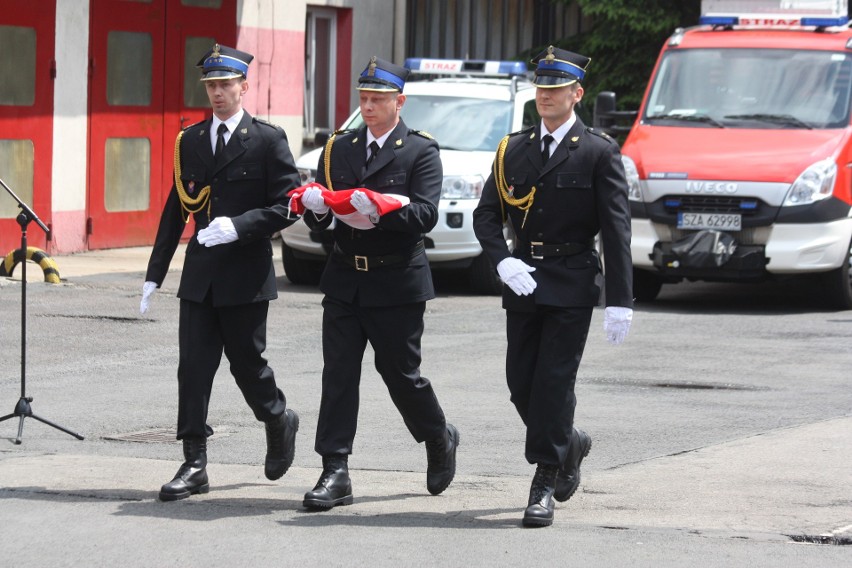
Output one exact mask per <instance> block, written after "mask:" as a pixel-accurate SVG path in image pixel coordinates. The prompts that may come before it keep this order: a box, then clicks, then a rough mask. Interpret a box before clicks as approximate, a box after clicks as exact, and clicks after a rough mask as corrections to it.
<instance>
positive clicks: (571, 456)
mask: <svg viewBox="0 0 852 568" xmlns="http://www.w3.org/2000/svg"><path fill="white" fill-rule="evenodd" d="M591 449H592V438H591V437H590V436H589V435H588V434H586V433H585V432H583V431H582V430H579V429H577V428H574V431H573V432H572V433H571V447H570V448H568V457H567V458H565V463H563V464H562V467H560V468H559V471H558V472H557V473H556V492H555V493H554V494H553V497H554V498H555V499H556V500H557V501H559V502H560V503H561V502H563V501H567V500H568V499H570V498H571V496H572V495H573V494H574V492H575V491H577V488H578V487H579V486H580V464H581V463H583V458H584V457H586V456H587V455H589V450H591Z"/></svg>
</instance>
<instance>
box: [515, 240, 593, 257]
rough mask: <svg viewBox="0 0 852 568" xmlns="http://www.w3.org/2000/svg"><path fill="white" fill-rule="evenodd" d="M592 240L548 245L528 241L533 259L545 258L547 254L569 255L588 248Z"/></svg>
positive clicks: (591, 244)
mask: <svg viewBox="0 0 852 568" xmlns="http://www.w3.org/2000/svg"><path fill="white" fill-rule="evenodd" d="M593 243H594V241H590V242H586V243H562V244H558V245H548V244H544V243H535V242H533V243H530V256H531V257H532V258H535V259H540V258H545V257H548V256H571V255H572V254H579V253H581V252H583V251H587V250H590V249H591V248H592V246H593Z"/></svg>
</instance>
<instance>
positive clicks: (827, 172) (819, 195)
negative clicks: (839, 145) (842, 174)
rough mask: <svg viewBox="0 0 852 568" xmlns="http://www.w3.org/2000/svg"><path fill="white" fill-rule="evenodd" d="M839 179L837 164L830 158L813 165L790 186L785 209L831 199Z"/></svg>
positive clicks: (785, 200)
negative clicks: (836, 181)
mask: <svg viewBox="0 0 852 568" xmlns="http://www.w3.org/2000/svg"><path fill="white" fill-rule="evenodd" d="M836 179H837V164H836V163H835V162H834V160H833V159H831V158H828V159H825V160H821V161H819V162H817V163H815V164H811V165H810V166H808V167H807V169H806V170H805V171H803V172H802V173H801V174H800V175H799V177H798V179H796V181H795V182H793V185H792V186H790V190H789V191H788V192H787V197H785V198H784V205H783V206H784V207H790V206H793V205H807V204H808V203H814V202H816V201H820V200H822V199H825V198H826V197H831V194H832V193H834V182H835V180H836Z"/></svg>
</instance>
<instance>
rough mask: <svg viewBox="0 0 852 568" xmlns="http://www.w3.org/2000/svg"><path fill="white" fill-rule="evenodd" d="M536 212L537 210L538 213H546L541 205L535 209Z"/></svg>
mask: <svg viewBox="0 0 852 568" xmlns="http://www.w3.org/2000/svg"><path fill="white" fill-rule="evenodd" d="M535 212H536V213H544V209H542V208H541V207H539V208H538V209H536V210H535Z"/></svg>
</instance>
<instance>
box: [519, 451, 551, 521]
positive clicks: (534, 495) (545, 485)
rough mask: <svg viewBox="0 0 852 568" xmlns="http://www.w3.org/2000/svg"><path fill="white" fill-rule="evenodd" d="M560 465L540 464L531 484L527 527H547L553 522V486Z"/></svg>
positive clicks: (525, 519)
mask: <svg viewBox="0 0 852 568" xmlns="http://www.w3.org/2000/svg"><path fill="white" fill-rule="evenodd" d="M558 469H559V466H556V465H545V464H541V463H540V464H538V467H537V468H536V470H535V476H533V480H532V485H531V486H530V500H529V504H528V505H527V509H526V510H525V511H524V526H525V527H547V526H550V525H552V524H553V507H554V506H555V501H554V500H553V491H554V489H553V487H554V485H555V484H556V470H558Z"/></svg>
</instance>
